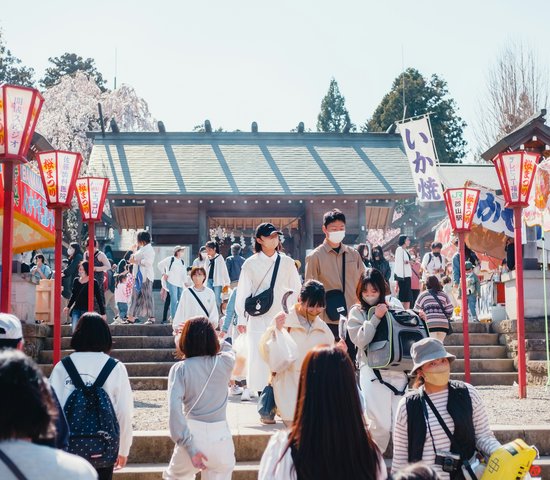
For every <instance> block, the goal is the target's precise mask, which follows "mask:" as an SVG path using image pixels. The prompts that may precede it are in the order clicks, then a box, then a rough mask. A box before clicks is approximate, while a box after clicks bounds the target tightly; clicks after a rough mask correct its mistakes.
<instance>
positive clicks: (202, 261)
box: [193, 245, 208, 269]
mask: <svg viewBox="0 0 550 480" xmlns="http://www.w3.org/2000/svg"><path fill="white" fill-rule="evenodd" d="M207 261H208V255H207V254H206V247H205V246H204V245H203V246H202V247H201V248H199V254H198V255H197V258H195V260H193V267H202V268H204V269H206V262H207Z"/></svg>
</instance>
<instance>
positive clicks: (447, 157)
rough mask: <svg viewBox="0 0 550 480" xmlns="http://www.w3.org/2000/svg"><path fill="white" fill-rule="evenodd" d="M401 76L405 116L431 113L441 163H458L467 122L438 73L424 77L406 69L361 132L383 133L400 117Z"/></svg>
mask: <svg viewBox="0 0 550 480" xmlns="http://www.w3.org/2000/svg"><path fill="white" fill-rule="evenodd" d="M403 79H404V80H405V103H406V111H405V117H407V118H409V117H415V116H417V115H423V114H425V113H431V114H432V115H430V122H431V125H432V133H433V136H434V141H435V146H436V149H437V154H438V157H439V161H440V162H441V163H453V162H460V161H461V160H462V159H463V158H464V156H465V155H466V140H464V128H465V127H466V122H464V120H462V118H461V117H459V116H458V114H457V105H456V102H455V100H454V99H453V98H451V97H450V96H449V89H448V88H447V82H446V81H445V80H443V79H442V78H440V77H439V76H438V75H435V74H434V75H432V76H431V78H429V79H426V78H424V77H423V76H422V74H421V73H420V72H419V71H418V70H416V69H414V68H409V69H407V70H406V71H405V72H404V73H402V74H401V75H399V76H398V77H397V78H396V79H395V80H394V82H393V85H392V88H391V91H390V92H389V93H387V94H386V95H385V96H384V98H383V99H382V101H381V102H380V105H378V107H377V108H376V110H375V111H374V114H373V115H372V117H371V118H370V119H369V120H368V121H367V123H366V124H365V125H364V126H363V127H362V130H363V131H368V132H385V131H386V130H387V129H388V127H389V126H391V125H392V124H393V123H394V122H396V121H398V120H401V119H402V118H403Z"/></svg>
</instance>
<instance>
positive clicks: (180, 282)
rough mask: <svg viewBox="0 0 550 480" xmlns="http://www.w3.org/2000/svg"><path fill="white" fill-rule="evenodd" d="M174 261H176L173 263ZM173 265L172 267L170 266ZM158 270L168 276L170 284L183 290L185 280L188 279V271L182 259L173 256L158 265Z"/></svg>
mask: <svg viewBox="0 0 550 480" xmlns="http://www.w3.org/2000/svg"><path fill="white" fill-rule="evenodd" d="M172 259H173V260H174V261H172ZM170 264H172V266H170ZM158 269H159V270H160V271H161V272H162V273H166V274H167V275H168V283H171V284H172V285H175V286H176V287H180V288H183V287H184V283H185V278H186V277H187V269H186V268H185V264H184V263H183V260H182V259H181V258H176V257H174V256H172V255H170V256H169V257H166V258H165V259H164V260H161V261H160V262H159V263H158Z"/></svg>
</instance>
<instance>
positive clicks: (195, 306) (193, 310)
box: [172, 286, 219, 331]
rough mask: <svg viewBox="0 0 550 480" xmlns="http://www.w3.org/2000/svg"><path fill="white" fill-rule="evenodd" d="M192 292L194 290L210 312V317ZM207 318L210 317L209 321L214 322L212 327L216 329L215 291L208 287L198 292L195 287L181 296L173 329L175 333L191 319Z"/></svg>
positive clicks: (186, 290) (173, 321) (217, 317)
mask: <svg viewBox="0 0 550 480" xmlns="http://www.w3.org/2000/svg"><path fill="white" fill-rule="evenodd" d="M190 290H193V292H195V294H196V295H197V297H199V299H200V301H201V302H202V304H203V305H204V307H205V308H206V310H207V311H208V315H206V314H205V312H204V310H203V309H202V307H201V306H200V305H199V302H197V299H196V298H195V297H194V296H193V294H192V293H191V291H190ZM197 316H200V317H205V316H208V320H210V322H212V325H214V326H215V327H217V326H218V320H219V315H218V306H217V304H216V295H214V291H213V290H211V289H210V288H208V287H204V288H203V289H202V290H197V289H196V288H195V286H192V287H189V288H186V289H185V290H184V291H183V293H182V294H181V297H180V301H179V303H178V309H177V310H176V315H175V316H174V318H173V320H172V327H173V329H174V331H176V330H177V329H178V327H179V326H180V325H181V324H182V323H183V322H185V321H186V320H187V319H189V318H191V317H197Z"/></svg>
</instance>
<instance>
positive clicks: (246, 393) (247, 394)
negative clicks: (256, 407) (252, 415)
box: [241, 388, 250, 402]
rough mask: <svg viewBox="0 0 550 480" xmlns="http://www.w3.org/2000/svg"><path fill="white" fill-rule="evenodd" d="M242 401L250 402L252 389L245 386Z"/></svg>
mask: <svg viewBox="0 0 550 480" xmlns="http://www.w3.org/2000/svg"><path fill="white" fill-rule="evenodd" d="M241 402H250V390H249V389H248V388H245V389H244V390H243V393H242V395H241Z"/></svg>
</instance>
